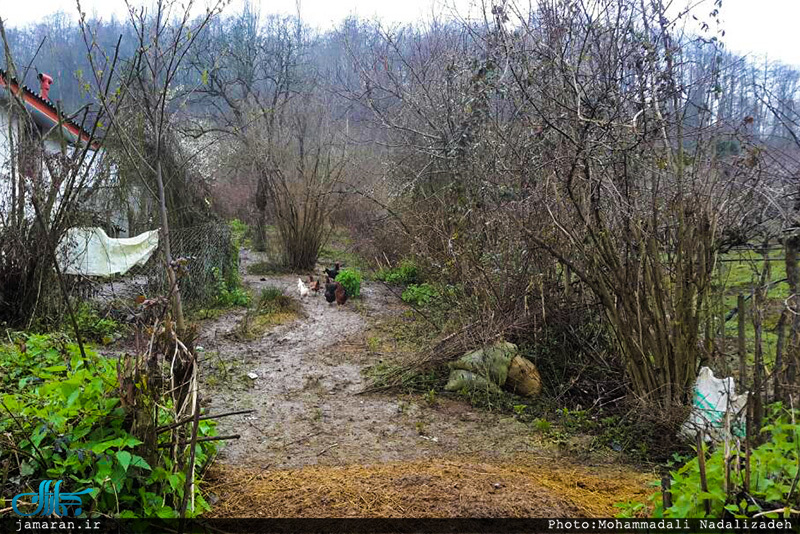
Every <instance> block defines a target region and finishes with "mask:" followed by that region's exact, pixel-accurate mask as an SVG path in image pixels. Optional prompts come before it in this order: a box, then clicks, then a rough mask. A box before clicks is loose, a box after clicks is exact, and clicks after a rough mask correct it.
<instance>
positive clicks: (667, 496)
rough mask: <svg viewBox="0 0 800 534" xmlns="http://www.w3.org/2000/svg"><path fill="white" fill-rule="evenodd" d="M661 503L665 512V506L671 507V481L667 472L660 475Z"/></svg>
mask: <svg viewBox="0 0 800 534" xmlns="http://www.w3.org/2000/svg"><path fill="white" fill-rule="evenodd" d="M661 504H662V505H663V507H664V511H665V512H666V510H667V508H671V507H672V481H671V480H670V478H669V473H667V474H666V475H664V476H662V477H661Z"/></svg>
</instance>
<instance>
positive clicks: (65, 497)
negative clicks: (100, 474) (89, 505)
mask: <svg viewBox="0 0 800 534" xmlns="http://www.w3.org/2000/svg"><path fill="white" fill-rule="evenodd" d="M53 482H55V484H54V485H53V487H52V489H51V487H50V485H51V484H52V483H53ZM61 482H62V481H61V480H59V481H57V482H56V481H54V480H42V483H41V484H39V492H38V493H20V494H19V495H16V496H14V498H13V499H11V509H12V510H14V513H15V514H17V515H20V516H22V517H30V516H34V515H43V516H48V515H51V514H56V515H59V516H61V517H69V515H70V514H69V511H70V507H71V506H75V507H77V508H75V509H74V510H73V512H74V514H73V515H74V516H75V517H77V516H79V515H81V506H83V500H82V499H81V495H86V494H89V493H91V492H92V488H87V489H85V490H82V491H79V492H77V493H62V492H61ZM25 497H30V502H31V504H35V505H36V510H34V511H33V512H31V513H29V514H25V513H22V512H20V510H19V508H17V504H18V501H19V499H24V498H25Z"/></svg>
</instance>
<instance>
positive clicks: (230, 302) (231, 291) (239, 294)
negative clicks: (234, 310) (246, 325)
mask: <svg viewBox="0 0 800 534" xmlns="http://www.w3.org/2000/svg"><path fill="white" fill-rule="evenodd" d="M213 274H214V283H215V284H216V286H217V288H216V296H215V301H216V302H215V303H216V305H217V306H218V307H220V308H229V307H231V306H247V305H248V304H250V295H249V294H248V293H247V291H245V289H244V288H243V287H242V286H241V284H240V283H239V279H238V277H236V280H235V281H234V282H233V283H231V282H229V281H226V280H225V278H224V277H223V276H222V273H221V272H220V270H219V268H217V267H214V269H213Z"/></svg>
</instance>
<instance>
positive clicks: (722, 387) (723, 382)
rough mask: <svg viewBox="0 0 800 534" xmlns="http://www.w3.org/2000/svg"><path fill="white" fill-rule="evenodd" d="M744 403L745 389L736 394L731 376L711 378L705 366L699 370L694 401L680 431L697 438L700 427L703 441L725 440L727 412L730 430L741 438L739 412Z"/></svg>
mask: <svg viewBox="0 0 800 534" xmlns="http://www.w3.org/2000/svg"><path fill="white" fill-rule="evenodd" d="M746 404H747V392H745V393H743V394H741V395H737V394H736V386H735V384H734V382H733V377H728V378H724V379H720V378H716V377H714V373H713V372H712V371H711V369H709V368H708V367H703V368H702V369H700V373H699V374H698V375H697V383H696V385H695V389H694V402H693V406H692V413H691V414H690V415H689V419H688V420H687V421H686V422H685V423H684V424H683V426H682V427H681V434H682V435H683V436H685V437H687V438H689V439H696V438H695V437H696V436H697V432H698V430H703V433H704V435H705V436H706V441H708V440H713V441H723V440H724V439H725V423H726V421H725V419H726V414H730V416H729V421H730V433H731V434H733V435H734V436H739V437H744V424H743V418H742V415H743V413H744V408H745V406H746Z"/></svg>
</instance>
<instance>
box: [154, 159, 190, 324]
mask: <svg viewBox="0 0 800 534" xmlns="http://www.w3.org/2000/svg"><path fill="white" fill-rule="evenodd" d="M156 150H157V151H158V150H159V147H157V148H156ZM157 158H158V159H157V160H156V181H157V182H158V202H159V214H160V216H161V237H162V239H163V240H164V243H163V244H164V257H165V259H166V261H167V279H168V280H169V287H170V288H174V291H173V293H172V304H173V311H174V312H175V322H176V323H177V326H178V334H179V335H181V334H183V333H184V332H185V323H184V320H183V304H182V303H181V290H180V285H179V284H178V282H177V276H176V274H175V270H174V269H173V268H172V248H171V246H170V237H169V220H168V217H167V198H166V195H165V194H164V177H163V173H162V171H161V158H160V156H157Z"/></svg>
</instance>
